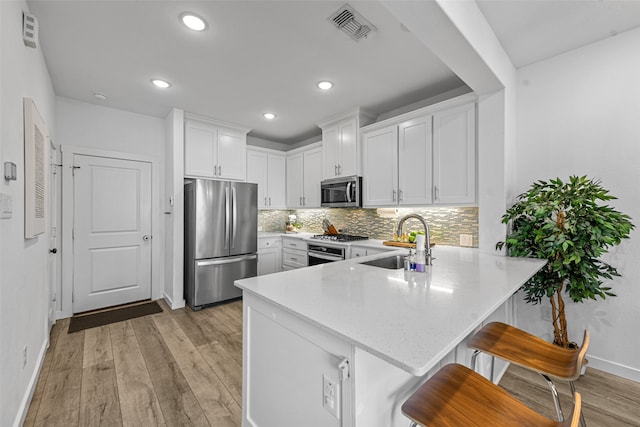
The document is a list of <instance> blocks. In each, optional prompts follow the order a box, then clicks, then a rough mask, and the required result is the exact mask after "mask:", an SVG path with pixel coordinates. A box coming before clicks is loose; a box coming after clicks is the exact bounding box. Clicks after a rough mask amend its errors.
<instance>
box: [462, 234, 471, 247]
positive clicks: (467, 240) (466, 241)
mask: <svg viewBox="0 0 640 427" xmlns="http://www.w3.org/2000/svg"><path fill="white" fill-rule="evenodd" d="M460 246H466V247H470V246H473V235H471V234H461V235H460Z"/></svg>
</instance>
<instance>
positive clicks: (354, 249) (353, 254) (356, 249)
mask: <svg viewBox="0 0 640 427" xmlns="http://www.w3.org/2000/svg"><path fill="white" fill-rule="evenodd" d="M395 249H396V248H391V249H382V248H372V247H370V246H356V245H351V249H350V250H349V258H360V257H363V256H368V255H375V254H380V253H382V252H388V251H392V250H395Z"/></svg>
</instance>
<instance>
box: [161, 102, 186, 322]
mask: <svg viewBox="0 0 640 427" xmlns="http://www.w3.org/2000/svg"><path fill="white" fill-rule="evenodd" d="M165 126H166V131H165V133H166V141H165V145H166V147H165V164H166V165H167V167H166V169H165V218H164V224H165V230H164V233H165V243H164V244H165V254H164V256H165V262H164V279H165V283H164V298H165V300H166V301H167V303H168V304H169V305H170V306H171V308H173V309H176V308H181V307H184V305H185V300H184V285H183V282H184V280H183V271H184V267H183V256H182V253H183V250H184V240H183V234H184V233H183V225H182V224H183V221H184V178H183V177H184V149H183V147H184V111H182V110H180V109H177V108H174V109H172V110H171V112H169V114H168V115H167V117H165ZM170 198H171V199H172V201H173V204H169V200H170Z"/></svg>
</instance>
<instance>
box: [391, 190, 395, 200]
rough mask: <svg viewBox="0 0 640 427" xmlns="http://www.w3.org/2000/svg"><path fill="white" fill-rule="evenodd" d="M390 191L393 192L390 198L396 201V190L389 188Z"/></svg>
mask: <svg viewBox="0 0 640 427" xmlns="http://www.w3.org/2000/svg"><path fill="white" fill-rule="evenodd" d="M391 192H392V193H393V195H392V199H391V200H392V201H394V202H395V201H396V190H391Z"/></svg>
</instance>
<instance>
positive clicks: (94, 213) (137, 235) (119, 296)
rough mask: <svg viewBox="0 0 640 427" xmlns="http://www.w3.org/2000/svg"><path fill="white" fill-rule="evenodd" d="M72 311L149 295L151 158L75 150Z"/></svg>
mask: <svg viewBox="0 0 640 427" xmlns="http://www.w3.org/2000/svg"><path fill="white" fill-rule="evenodd" d="M73 166H74V178H73V182H74V186H73V187H74V194H73V202H74V209H73V214H74V220H73V253H74V257H73V259H74V262H73V265H74V268H73V272H74V274H73V312H74V313H79V312H83V311H87V310H93V309H97V308H102V307H108V306H112V305H117V304H125V303H128V302H133V301H139V300H143V299H148V298H150V297H151V164H150V163H147V162H140V161H133V160H123V159H113V158H107V157H94V156H85V155H75V156H74V164H73Z"/></svg>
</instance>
